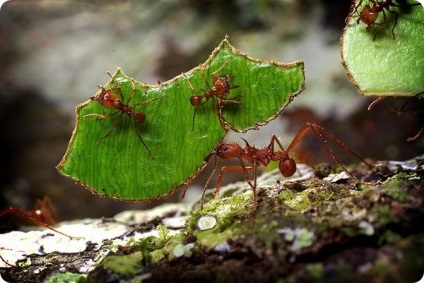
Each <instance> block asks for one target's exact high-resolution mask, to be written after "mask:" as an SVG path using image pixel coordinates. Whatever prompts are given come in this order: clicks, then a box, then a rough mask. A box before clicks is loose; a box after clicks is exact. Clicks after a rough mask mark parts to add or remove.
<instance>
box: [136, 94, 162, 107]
mask: <svg viewBox="0 0 424 283" xmlns="http://www.w3.org/2000/svg"><path fill="white" fill-rule="evenodd" d="M164 97H165V95H162V96H159V97H155V98H152V99H149V100H146V101H142V102H138V103H134V104H133V106H132V107H136V106H139V105H144V104H147V103H150V102H153V101H155V100H159V99H162V98H164Z"/></svg>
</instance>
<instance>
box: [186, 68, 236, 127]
mask: <svg viewBox="0 0 424 283" xmlns="http://www.w3.org/2000/svg"><path fill="white" fill-rule="evenodd" d="M228 63H229V62H228V61H226V62H225V63H224V64H222V66H221V67H219V69H217V70H216V71H214V72H213V73H212V74H211V76H212V81H213V86H212V87H210V85H209V84H208V82H207V80H206V78H205V76H204V71H205V69H203V71H202V73H201V76H202V78H203V81H204V82H205V83H206V85H207V86H208V88H209V90H204V89H201V88H194V87H193V86H192V84H191V83H190V81H189V79H188V78H187V77H186V75H185V74H184V76H185V77H186V79H187V82H188V85H189V86H190V88H191V89H192V91H193V92H203V94H202V95H192V96H191V97H190V103H191V105H193V106H194V113H193V126H192V129H191V131H193V130H194V120H195V117H196V109H197V108H198V107H199V106H201V105H203V104H205V103H206V102H207V101H208V100H209V99H211V98H212V99H213V100H214V111H215V113H216V114H217V116H218V118H219V121H220V123H221V124H222V125H223V126H224V128H226V124H229V123H228V122H227V121H225V120H224V118H223V117H222V108H224V105H225V103H226V102H233V103H236V104H241V102H240V101H237V100H234V99H235V98H237V97H238V96H240V95H241V94H238V95H236V96H235V97H233V98H228V95H229V94H230V91H231V89H234V88H238V86H236V85H231V84H230V83H229V82H228V79H229V78H232V77H233V74H231V73H230V74H227V75H221V74H217V73H218V72H219V71H220V70H221V69H222V68H223V67H225V66H226V65H227V64H228ZM215 99H216V100H215Z"/></svg>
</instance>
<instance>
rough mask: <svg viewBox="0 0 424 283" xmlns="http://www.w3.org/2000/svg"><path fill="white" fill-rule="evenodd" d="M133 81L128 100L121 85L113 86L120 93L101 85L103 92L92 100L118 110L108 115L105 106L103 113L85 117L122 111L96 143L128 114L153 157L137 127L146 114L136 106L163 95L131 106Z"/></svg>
mask: <svg viewBox="0 0 424 283" xmlns="http://www.w3.org/2000/svg"><path fill="white" fill-rule="evenodd" d="M107 74H108V75H109V76H110V77H111V78H112V81H113V80H114V78H113V77H112V75H111V74H110V73H109V72H107ZM131 83H132V86H133V89H132V92H131V95H130V97H129V98H128V100H127V102H124V94H123V93H122V89H121V87H120V85H117V86H115V87H113V89H117V90H118V94H116V92H113V91H112V89H106V88H105V87H103V86H101V85H99V86H98V88H99V89H100V90H101V93H100V94H99V95H97V96H93V97H90V100H92V101H97V102H99V103H100V104H101V105H102V106H103V107H104V108H111V109H112V108H113V109H115V110H117V111H115V112H113V113H111V114H107V115H106V114H105V113H104V108H103V109H102V110H103V114H87V115H84V118H86V117H90V116H94V117H97V119H106V118H110V117H112V116H115V115H116V114H118V113H120V114H119V116H118V119H116V121H115V123H113V125H112V127H111V128H110V130H109V131H108V132H107V133H106V135H105V136H103V137H102V138H101V139H100V140H99V141H97V143H96V144H99V143H100V142H101V141H102V140H104V139H105V138H107V137H108V136H109V135H110V134H111V133H112V132H113V130H115V128H116V127H117V126H118V124H119V122H120V121H121V118H122V115H123V114H126V115H128V117H129V118H130V125H131V128H132V130H133V131H134V132H135V133H136V135H137V137H138V138H139V139H140V141H141V143H142V144H143V145H144V147H145V148H146V150H147V151H148V152H149V154H150V156H151V157H152V159H153V158H154V156H153V154H152V152H151V151H150V149H149V148H148V147H147V145H146V143H145V142H144V140H143V139H142V138H141V135H140V134H139V133H138V131H137V128H136V124H138V125H141V124H143V123H144V121H145V120H146V114H145V113H144V112H141V111H136V110H135V107H137V106H139V105H144V104H147V103H150V102H152V101H155V100H158V99H162V98H163V96H161V97H157V98H153V99H150V100H146V101H143V102H139V103H134V104H133V105H132V106H129V103H130V102H131V99H132V98H133V96H134V93H135V85H134V81H133V80H131Z"/></svg>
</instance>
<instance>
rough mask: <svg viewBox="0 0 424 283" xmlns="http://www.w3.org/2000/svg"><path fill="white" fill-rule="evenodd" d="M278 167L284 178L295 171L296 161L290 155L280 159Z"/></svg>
mask: <svg viewBox="0 0 424 283" xmlns="http://www.w3.org/2000/svg"><path fill="white" fill-rule="evenodd" d="M278 169H279V170H280V172H281V175H283V176H284V177H285V178H288V177H291V176H293V175H294V173H296V162H295V161H294V160H293V158H291V157H287V158H285V159H282V160H280V163H279V164H278Z"/></svg>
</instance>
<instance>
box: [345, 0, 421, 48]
mask: <svg viewBox="0 0 424 283" xmlns="http://www.w3.org/2000/svg"><path fill="white" fill-rule="evenodd" d="M362 2H363V0H360V1H359V2H358V4H357V5H356V6H354V10H353V13H358V9H359V7H360V6H361V5H362ZM395 2H397V3H398V4H396V3H395ZM369 3H370V4H367V5H365V6H364V7H362V10H361V12H360V13H359V18H358V20H357V21H356V23H357V24H359V22H363V23H364V24H366V25H367V27H366V30H367V32H369V31H370V30H371V28H372V27H373V26H380V28H379V29H378V30H377V31H376V32H375V34H374V39H373V40H375V38H376V37H377V33H378V32H379V31H380V30H382V29H383V28H384V27H385V26H386V23H387V16H386V12H385V10H387V12H389V13H391V14H393V15H394V17H395V23H394V25H393V28H392V36H393V39H395V33H394V30H395V27H396V25H397V21H398V17H399V13H398V12H396V11H393V10H390V7H399V8H405V7H412V6H417V5H421V4H420V3H413V4H408V3H407V0H381V1H378V0H369ZM371 4H372V5H371ZM380 13H383V21H382V22H380V23H377V22H376V21H377V19H378V15H379V14H380Z"/></svg>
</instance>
